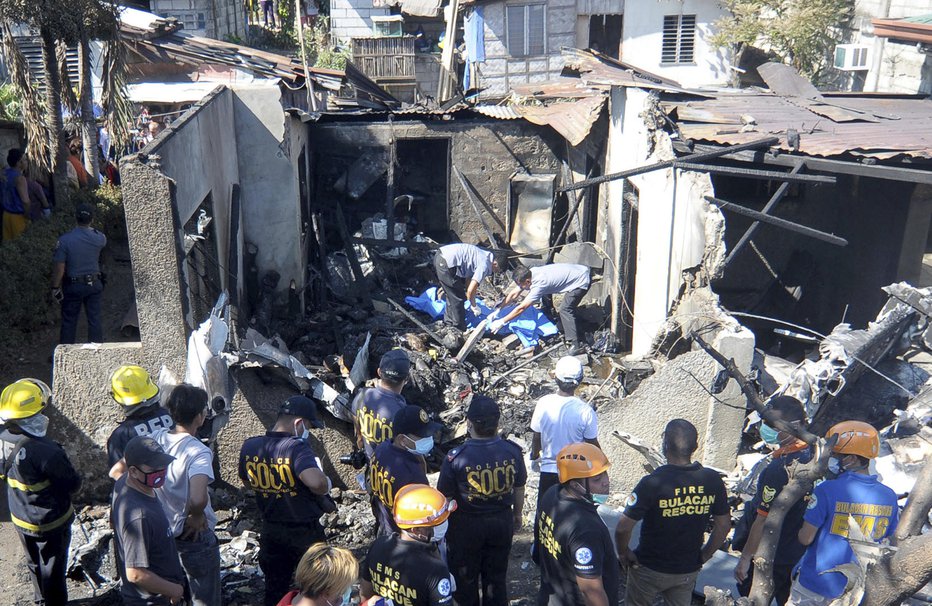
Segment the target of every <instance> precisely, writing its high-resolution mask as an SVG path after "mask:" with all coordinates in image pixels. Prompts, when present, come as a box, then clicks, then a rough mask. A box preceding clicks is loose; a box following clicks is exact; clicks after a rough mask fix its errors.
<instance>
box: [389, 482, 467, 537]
mask: <svg viewBox="0 0 932 606" xmlns="http://www.w3.org/2000/svg"><path fill="white" fill-rule="evenodd" d="M454 511H456V501H454V500H452V499H451V500H449V501H448V500H447V498H446V497H445V496H443V493H441V492H440V491H439V490H437V489H436V488H431V487H430V486H428V485H427V484H408V485H407V486H405V487H403V488H402V489H401V490H399V491H398V494H396V495H395V504H394V506H393V507H392V513H394V515H395V524H397V525H398V528H405V529H408V528H421V527H425V526H427V527H430V526H439V525H440V524H443V523H444V522H445V521H446V519H447V518H449V517H450V513H452V512H454Z"/></svg>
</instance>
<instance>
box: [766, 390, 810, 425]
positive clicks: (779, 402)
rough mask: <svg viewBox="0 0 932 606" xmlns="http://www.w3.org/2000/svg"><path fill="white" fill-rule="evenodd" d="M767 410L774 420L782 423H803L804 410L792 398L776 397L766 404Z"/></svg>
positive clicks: (804, 418) (799, 403)
mask: <svg viewBox="0 0 932 606" xmlns="http://www.w3.org/2000/svg"><path fill="white" fill-rule="evenodd" d="M767 410H769V411H770V416H771V417H773V418H774V419H779V420H781V421H783V422H784V423H794V422H797V423H805V422H806V409H805V408H803V405H802V403H801V402H800V401H799V400H797V399H796V398H794V397H792V396H777V397H775V398H772V399H771V400H770V401H769V402H768V403H767Z"/></svg>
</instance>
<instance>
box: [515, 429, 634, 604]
mask: <svg viewBox="0 0 932 606" xmlns="http://www.w3.org/2000/svg"><path fill="white" fill-rule="evenodd" d="M610 465H611V464H610V463H609V462H608V459H607V458H606V456H605V454H604V453H603V452H602V451H601V450H600V449H599V448H598V447H597V446H594V445H592V444H587V443H580V444H570V445H569V446H566V447H565V448H563V450H561V451H560V452H559V454H557V469H558V470H559V475H560V483H559V485H557V486H552V487H551V488H550V489H549V490H548V491H547V494H546V495H544V499H543V501H542V502H541V511H540V512H538V516H537V523H536V525H535V528H534V539H535V542H536V543H537V545H538V553H539V560H540V593H539V595H538V598H537V604H538V605H539V606H576V605H577V604H583V605H585V606H609V605H611V606H614V605H615V604H617V603H618V572H619V570H618V558H617V557H616V556H615V548H614V547H613V546H612V537H611V535H610V534H609V532H608V528H607V527H606V526H605V523H604V522H602V518H601V517H599V514H598V511H597V510H598V506H599V504H600V503H604V502H605V501H606V499H608V490H609V479H608V468H609V466H610Z"/></svg>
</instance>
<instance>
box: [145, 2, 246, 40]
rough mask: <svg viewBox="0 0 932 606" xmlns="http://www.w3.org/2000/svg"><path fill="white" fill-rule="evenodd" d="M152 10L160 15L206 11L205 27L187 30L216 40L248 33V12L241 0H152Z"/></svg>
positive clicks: (239, 36) (242, 35) (243, 35)
mask: <svg viewBox="0 0 932 606" xmlns="http://www.w3.org/2000/svg"><path fill="white" fill-rule="evenodd" d="M151 10H152V12H153V13H156V14H158V15H171V14H173V13H176V12H177V11H196V12H201V13H204V25H205V27H204V29H194V30H192V29H188V30H185V31H187V32H189V33H193V34H195V35H199V36H205V37H207V38H214V39H216V40H224V39H227V38H230V37H238V38H243V37H245V35H246V21H245V19H246V13H245V9H244V8H243V4H242V2H240V0H152V2H151Z"/></svg>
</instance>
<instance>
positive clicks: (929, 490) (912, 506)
mask: <svg viewBox="0 0 932 606" xmlns="http://www.w3.org/2000/svg"><path fill="white" fill-rule="evenodd" d="M930 507H932V459H926V462H925V463H923V465H922V471H920V472H919V477H917V478H916V483H915V484H914V485H913V489H912V491H911V492H910V493H909V499H907V500H906V507H905V508H903V515H902V516H900V521H899V523H898V524H897V527H896V533H895V534H894V535H893V536H894V537H895V539H896V543H897V544H899V543H901V542H902V541H904V540H906V538H907V537H909V536H915V535H918V534H919V533H920V532H922V525H923V524H924V523H925V521H926V519H928V517H929V509H930Z"/></svg>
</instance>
